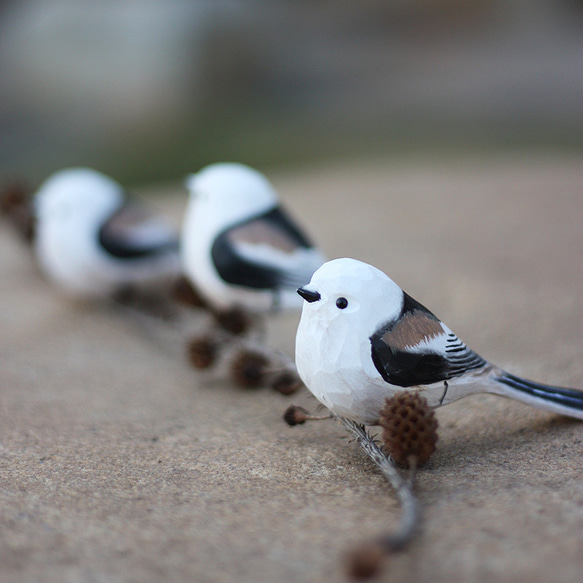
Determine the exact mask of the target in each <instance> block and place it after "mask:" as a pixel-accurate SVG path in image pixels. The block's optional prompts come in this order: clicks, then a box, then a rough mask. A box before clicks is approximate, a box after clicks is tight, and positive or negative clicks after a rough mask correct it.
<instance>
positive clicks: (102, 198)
mask: <svg viewBox="0 0 583 583" xmlns="http://www.w3.org/2000/svg"><path fill="white" fill-rule="evenodd" d="M33 204H34V214H35V219H36V229H35V239H34V242H33V244H34V248H35V254H36V257H37V260H38V263H39V266H40V268H41V270H42V271H43V272H44V274H45V275H46V276H47V278H48V279H49V280H50V281H52V282H53V283H55V284H57V285H58V286H59V287H60V288H61V289H62V290H64V291H65V292H66V293H68V294H69V295H71V296H73V297H78V298H88V297H103V296H109V295H112V294H114V293H115V292H117V291H119V290H121V289H124V288H127V287H129V286H137V287H141V286H151V285H156V284H159V283H161V282H169V281H170V280H171V279H172V278H175V277H177V276H178V275H179V273H180V260H179V254H178V233H177V232H176V231H175V230H174V229H173V228H172V227H171V226H170V225H169V224H168V223H167V222H166V221H165V220H164V219H163V218H162V217H160V216H158V215H155V214H154V213H152V212H151V211H150V209H148V208H147V207H145V206H144V205H143V204H140V203H139V202H138V201H137V200H136V199H134V198H131V197H129V196H128V195H127V193H126V192H125V191H124V189H123V188H122V186H121V185H120V184H118V183H117V182H115V181H114V180H112V179H111V178H109V177H107V176H105V175H103V174H101V173H99V172H96V171H95V170H91V169H89V168H68V169H65V170H61V171H59V172H57V173H55V174H53V175H52V176H51V177H50V178H48V179H47V180H46V181H45V182H44V183H43V184H42V185H41V187H40V188H39V190H38V191H37V192H36V194H35V196H34V201H33Z"/></svg>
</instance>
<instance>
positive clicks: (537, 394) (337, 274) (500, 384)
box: [296, 258, 583, 425]
mask: <svg viewBox="0 0 583 583" xmlns="http://www.w3.org/2000/svg"><path fill="white" fill-rule="evenodd" d="M298 294H299V295H300V296H301V297H302V298H303V299H304V300H305V303H304V307H303V310H302V316H301V320H300V324H299V327H298V332H297V336H296V364H297V367H298V372H299V374H300V376H301V378H302V380H303V381H304V383H305V384H306V386H307V387H308V389H309V390H310V391H311V392H312V393H313V394H314V396H315V397H316V398H317V399H318V400H319V401H320V402H321V403H323V404H324V405H325V406H326V407H327V408H328V409H330V410H331V411H332V412H334V413H336V414H337V415H340V416H343V417H348V418H349V419H353V420H354V421H356V422H358V423H362V424H365V425H376V424H378V421H379V414H380V410H381V408H382V407H383V406H384V404H385V400H386V398H387V397H390V396H391V395H392V394H393V393H394V392H396V391H402V390H412V391H416V392H419V393H420V394H422V395H423V396H424V397H425V398H426V399H427V401H428V403H429V405H430V406H432V407H439V406H442V405H447V404H449V403H451V402H453V401H456V400H457V399H461V398H462V397H465V396H467V395H471V394H473V393H478V392H486V393H494V394H496V395H501V396H503V397H509V398H511V399H515V400H518V401H522V402H523V403H527V404H528V405H532V406H533V407H537V408H539V409H545V410H547V411H553V412H555V413H560V414H562V415H567V416H570V417H576V418H578V419H583V391H579V390H575V389H567V388H561V387H554V386H550V385H545V384H542V383H537V382H533V381H529V380H526V379H523V378H520V377H517V376H515V375H512V374H510V373H508V372H506V371H504V370H502V369H500V368H498V367H497V366H495V365H494V364H491V363H489V362H488V361H486V360H485V359H484V358H482V357H481V356H480V355H478V354H476V353H475V352H474V351H473V350H471V349H470V348H468V347H467V346H466V345H465V344H464V343H463V342H462V341H461V340H460V339H459V338H458V337H457V336H456V334H455V333H454V332H452V331H451V330H450V329H449V328H448V327H447V326H446V325H445V324H444V323H443V322H441V321H440V320H439V319H438V318H437V317H436V316H435V315H434V314H432V313H431V312H430V311H429V310H428V309H427V308H425V307H424V306H423V305H421V304H420V303H419V302H417V301H416V300H414V299H413V298H412V297H411V296H409V295H408V294H406V293H405V292H404V291H403V290H402V289H401V288H400V287H399V286H398V285H397V284H396V283H395V282H394V281H392V280H391V279H390V278H389V277H388V276H387V275H385V274H384V273H383V272H382V271H380V270H378V269H376V268H375V267H373V266H371V265H368V264H366V263H363V262H361V261H357V260H355V259H349V258H343V259H335V260H333V261H330V262H328V263H325V264H324V265H323V266H322V267H321V268H320V269H318V270H317V271H316V272H315V273H314V275H313V277H312V279H311V281H310V283H309V284H307V285H305V286H303V287H300V288H299V289H298Z"/></svg>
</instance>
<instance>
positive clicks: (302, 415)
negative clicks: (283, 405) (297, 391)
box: [283, 405, 309, 427]
mask: <svg viewBox="0 0 583 583" xmlns="http://www.w3.org/2000/svg"><path fill="white" fill-rule="evenodd" d="M308 415H309V411H308V410H307V409H304V408H303V407H300V406H299V405H290V406H289V407H288V408H287V409H286V410H285V413H284V414H283V420H284V421H285V422H286V423H287V424H288V425H289V426H290V427H293V426H294V425H302V424H303V423H305V422H306V420H307V419H308Z"/></svg>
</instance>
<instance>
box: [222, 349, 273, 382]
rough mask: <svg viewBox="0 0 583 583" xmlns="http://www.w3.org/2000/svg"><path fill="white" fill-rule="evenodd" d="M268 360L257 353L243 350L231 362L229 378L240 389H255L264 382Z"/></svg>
mask: <svg viewBox="0 0 583 583" xmlns="http://www.w3.org/2000/svg"><path fill="white" fill-rule="evenodd" d="M268 365H269V361H268V359H267V358H266V357H265V356H264V355H263V354H261V353H260V352H258V351H253V350H247V349H243V350H241V351H239V353H238V354H236V355H235V357H234V358H233V361H232V362H231V377H232V379H233V381H234V382H235V383H236V384H237V385H238V386H240V387H243V388H245V389H255V388H257V387H260V386H261V385H262V384H263V383H264V382H265V376H266V374H267V367H268Z"/></svg>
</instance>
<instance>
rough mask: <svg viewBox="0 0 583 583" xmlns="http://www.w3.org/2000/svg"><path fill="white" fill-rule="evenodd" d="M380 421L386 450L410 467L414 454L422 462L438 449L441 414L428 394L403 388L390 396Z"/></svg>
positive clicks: (417, 462)
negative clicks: (438, 425)
mask: <svg viewBox="0 0 583 583" xmlns="http://www.w3.org/2000/svg"><path fill="white" fill-rule="evenodd" d="M380 425H381V427H382V428H383V431H382V440H383V444H384V446H385V450H386V451H387V453H389V454H390V455H391V456H392V458H393V459H394V460H395V462H396V463H397V464H399V465H402V466H405V467H408V466H409V460H410V458H413V459H415V463H416V464H418V465H420V464H423V463H425V462H426V461H427V460H428V459H429V458H430V457H431V454H433V452H434V451H435V444H436V443H437V439H438V437H437V418H436V417H435V413H434V411H433V410H432V409H431V408H430V407H429V405H428V404H427V400H426V399H425V397H422V396H421V395H420V394H418V393H414V392H411V391H399V392H397V393H395V394H394V395H393V396H392V397H390V398H388V399H387V400H386V403H385V406H384V407H383V408H382V410H381V415H380Z"/></svg>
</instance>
